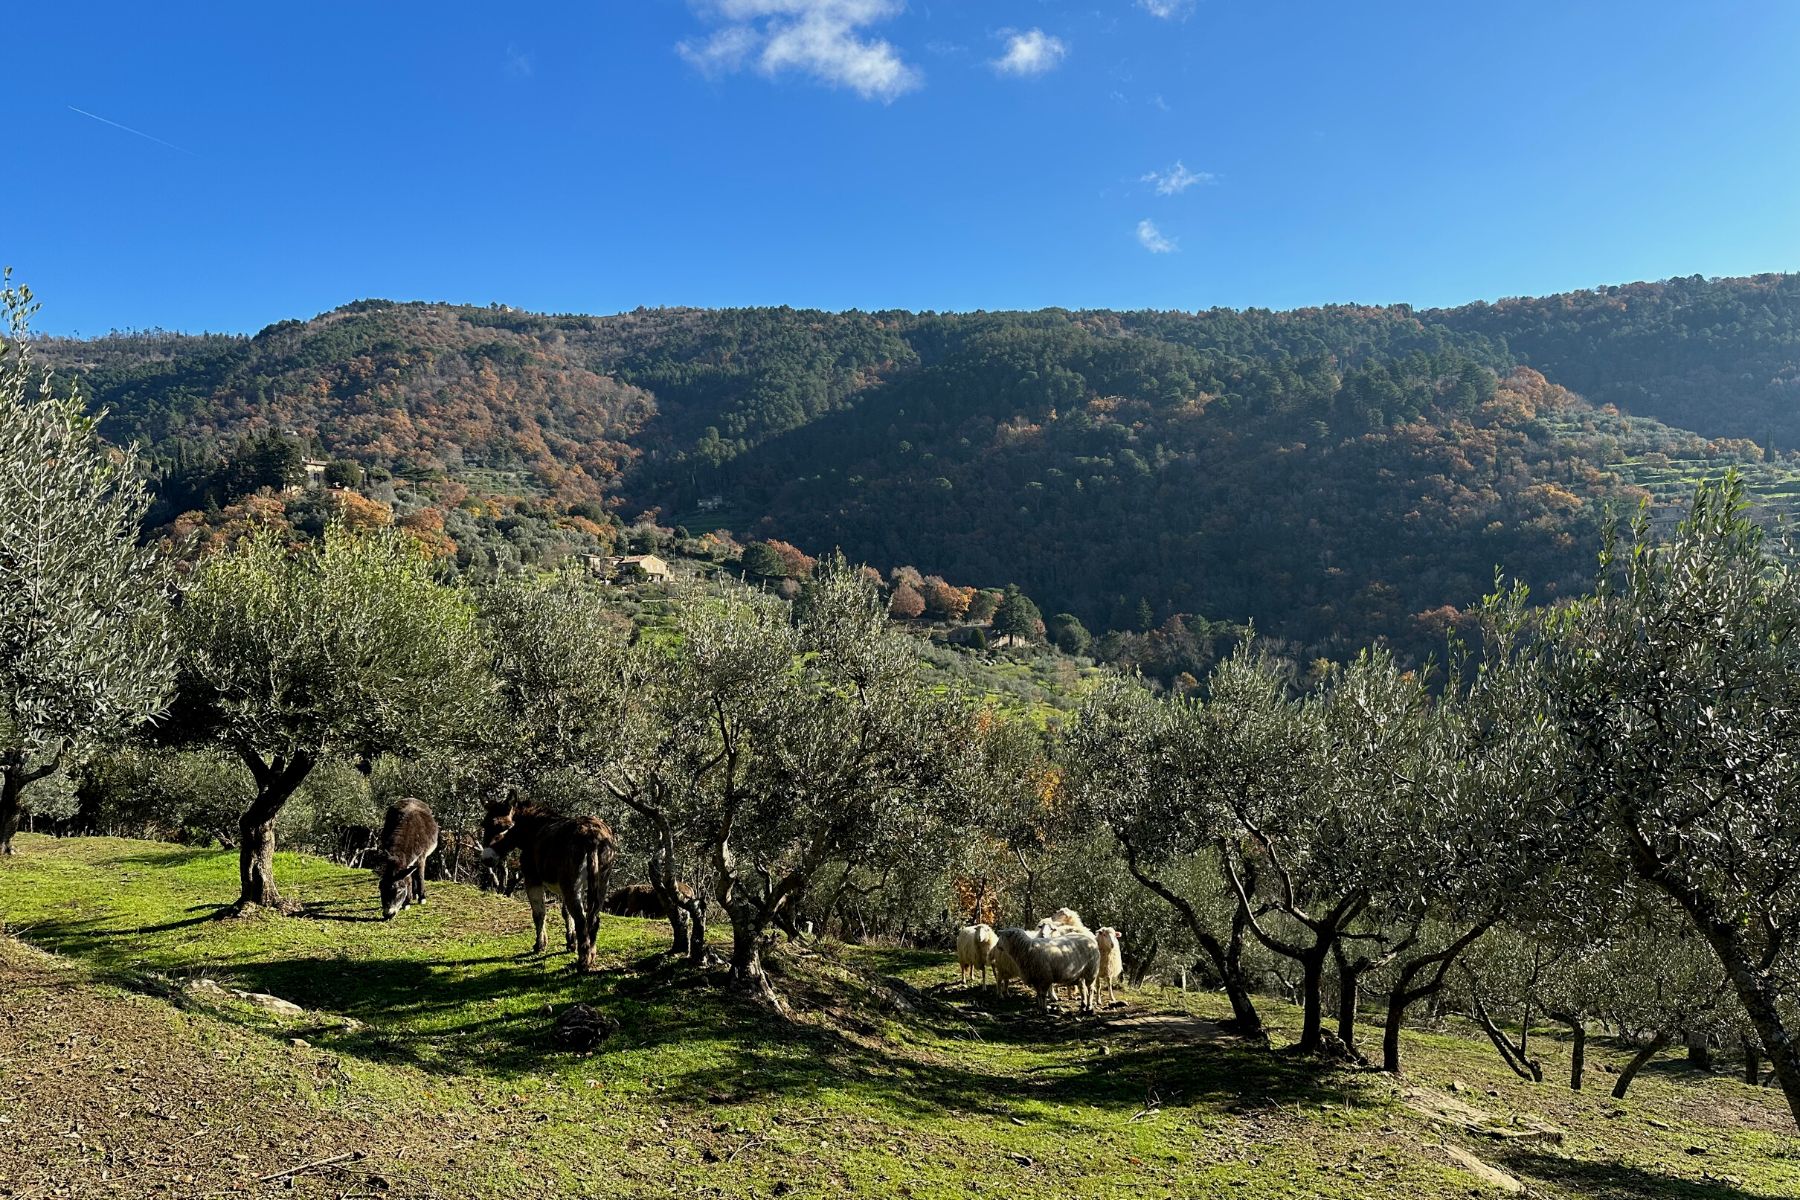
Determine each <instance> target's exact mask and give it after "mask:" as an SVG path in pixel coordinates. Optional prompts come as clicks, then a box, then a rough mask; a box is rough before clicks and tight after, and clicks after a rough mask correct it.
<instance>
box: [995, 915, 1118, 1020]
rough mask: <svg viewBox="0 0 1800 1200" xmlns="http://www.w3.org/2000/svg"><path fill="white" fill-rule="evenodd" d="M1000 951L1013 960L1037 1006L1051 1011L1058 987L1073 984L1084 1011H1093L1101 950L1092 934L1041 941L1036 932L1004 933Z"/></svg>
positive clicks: (1068, 935)
mask: <svg viewBox="0 0 1800 1200" xmlns="http://www.w3.org/2000/svg"><path fill="white" fill-rule="evenodd" d="M995 936H996V937H997V938H998V939H999V947H998V949H999V951H1000V952H1002V953H1004V954H1005V955H1006V956H1007V958H1008V959H1010V960H1011V965H1012V966H1013V967H1015V968H1016V969H1017V971H1018V976H1019V978H1020V979H1022V980H1024V981H1025V983H1026V985H1027V986H1028V987H1030V988H1032V989H1034V990H1035V991H1036V992H1037V996H1038V1006H1039V1007H1040V1008H1043V1009H1044V1010H1045V1011H1048V1010H1049V1007H1050V994H1051V992H1052V990H1053V989H1054V988H1055V987H1056V985H1058V984H1073V985H1074V986H1075V987H1076V989H1077V990H1078V992H1079V995H1080V1001H1081V1007H1082V1011H1084V1012H1091V1011H1093V1008H1094V1001H1095V992H1096V981H1097V980H1098V978H1099V975H1100V946H1099V943H1098V942H1096V941H1095V940H1094V935H1093V934H1091V933H1069V934H1056V935H1052V936H1050V937H1039V936H1038V934H1037V932H1036V931H1035V930H1030V929H1001V930H997V931H996V933H995Z"/></svg>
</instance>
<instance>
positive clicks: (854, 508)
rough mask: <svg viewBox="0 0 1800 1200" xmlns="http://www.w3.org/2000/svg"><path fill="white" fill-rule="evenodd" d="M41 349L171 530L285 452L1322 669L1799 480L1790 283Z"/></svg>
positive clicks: (462, 546) (344, 328)
mask: <svg viewBox="0 0 1800 1200" xmlns="http://www.w3.org/2000/svg"><path fill="white" fill-rule="evenodd" d="M45 350H46V353H47V355H48V357H50V358H51V359H52V360H53V361H55V362H57V363H58V364H59V365H60V366H61V367H62V368H63V369H64V376H65V378H74V377H77V376H79V377H84V378H85V381H86V383H87V385H88V387H89V388H90V390H91V391H92V392H93V394H94V398H95V401H96V403H97V404H99V405H101V406H104V407H105V408H107V409H108V410H109V416H108V418H107V423H106V431H107V432H108V434H110V435H111V436H113V437H115V438H118V439H138V440H140V441H142V442H144V443H145V444H146V448H147V450H148V452H149V455H150V457H151V459H152V461H153V462H155V463H156V464H157V465H158V468H159V471H160V474H161V482H160V489H161V493H162V502H161V504H160V505H159V507H158V509H157V511H156V514H155V520H156V521H157V522H159V523H163V524H166V523H168V522H171V521H176V522H177V524H176V526H173V528H177V529H178V531H183V532H186V531H193V530H212V531H214V532H215V533H216V531H217V530H218V529H219V528H221V527H225V526H231V525H232V524H233V523H234V522H236V523H242V521H243V520H247V519H250V517H253V516H254V515H255V514H254V513H253V512H251V511H249V510H250V509H254V507H255V505H256V504H257V503H258V502H256V501H255V500H254V493H255V492H256V490H257V489H258V488H261V487H266V486H277V485H279V484H281V483H284V482H290V479H289V476H290V475H291V474H292V471H293V470H294V468H295V465H296V461H294V460H297V456H298V452H299V451H300V450H304V451H305V452H307V453H310V454H313V455H317V456H320V457H324V458H327V459H332V460H338V461H337V462H335V463H334V475H333V480H332V481H333V482H334V483H339V484H342V485H344V486H345V487H346V488H347V489H352V490H355V491H359V492H360V493H361V494H362V495H363V496H364V497H367V498H369V499H371V500H372V501H373V502H375V503H377V504H380V505H385V506H386V508H387V509H388V510H390V511H389V515H391V516H396V517H401V518H408V519H411V520H412V521H413V523H414V525H415V526H416V527H418V528H419V529H420V530H421V531H422V532H424V533H426V534H428V535H429V536H431V537H436V538H440V539H441V540H442V541H443V543H444V545H445V548H446V552H449V551H451V550H460V551H462V552H461V553H460V555H459V558H458V561H459V562H460V563H461V564H462V565H464V566H465V567H470V568H475V569H479V568H481V567H483V566H484V565H485V566H486V567H488V568H492V567H495V566H497V565H499V564H500V563H502V562H504V561H506V560H507V555H508V554H512V553H515V552H517V553H519V554H525V555H527V556H528V557H529V555H530V554H536V555H538V556H539V557H542V556H544V555H554V554H557V553H568V552H573V551H575V550H580V549H590V548H604V547H605V546H608V545H611V544H615V543H617V542H619V541H620V540H621V539H622V530H623V528H624V527H625V526H627V525H630V524H631V523H632V522H634V521H635V520H636V519H637V517H638V515H639V514H640V513H642V512H645V511H655V512H656V513H657V514H658V517H657V520H658V521H660V522H661V523H662V524H663V525H664V526H665V527H670V526H675V525H681V524H685V525H686V526H687V527H688V528H689V529H690V530H691V531H694V532H699V531H703V530H705V529H709V528H721V529H727V530H729V531H730V532H731V533H732V534H734V535H735V536H736V538H737V539H739V540H743V541H747V540H749V539H751V538H753V537H754V538H780V539H783V540H784V541H786V542H789V543H793V544H795V545H798V546H800V547H803V548H805V549H806V550H808V551H810V552H812V553H814V554H817V553H819V552H821V551H824V550H827V549H830V548H831V547H833V546H841V547H842V548H843V549H844V550H845V552H846V553H848V554H849V555H851V556H852V557H853V558H859V559H863V560H866V561H869V562H871V563H873V564H875V565H876V566H878V567H882V568H884V569H885V568H888V567H893V566H899V565H902V564H911V565H915V566H917V567H918V568H919V569H920V570H921V571H923V572H927V573H935V574H938V575H941V576H945V577H948V578H950V579H952V580H954V581H955V582H956V583H958V584H961V585H973V586H978V587H999V586H1002V585H1005V584H1008V583H1016V584H1018V585H1020V586H1021V587H1022V588H1023V589H1024V590H1025V591H1026V592H1027V593H1028V594H1029V595H1031V596H1032V597H1033V598H1035V599H1036V600H1037V601H1038V603H1039V606H1040V607H1041V608H1042V610H1043V611H1044V612H1045V613H1051V612H1058V611H1062V612H1067V613H1070V614H1073V615H1074V616H1075V617H1078V618H1079V619H1080V620H1081V621H1082V622H1084V623H1086V624H1087V625H1088V626H1090V627H1092V628H1093V629H1095V630H1096V631H1099V630H1104V629H1117V630H1128V629H1136V630H1142V629H1151V628H1156V627H1160V626H1165V625H1166V624H1167V623H1168V622H1169V621H1170V619H1171V618H1175V617H1183V618H1186V617H1192V616H1196V615H1198V616H1204V617H1207V618H1211V619H1214V620H1225V621H1233V622H1242V621H1254V622H1255V623H1257V624H1258V625H1259V626H1260V627H1261V628H1262V629H1264V630H1265V631H1268V632H1270V633H1272V634H1274V635H1276V636H1278V637H1281V638H1285V639H1288V640H1289V641H1290V642H1291V643H1293V644H1294V645H1295V646H1296V647H1298V648H1301V649H1302V650H1303V651H1304V652H1306V653H1311V654H1326V655H1336V654H1338V653H1341V652H1343V651H1344V650H1346V649H1347V648H1348V647H1350V646H1352V645H1357V644H1361V643H1362V642H1363V641H1365V640H1367V639H1368V638H1369V637H1371V636H1379V637H1385V638H1387V639H1389V640H1391V641H1393V642H1395V643H1396V644H1397V645H1399V646H1400V647H1401V648H1402V649H1403V650H1405V651H1406V652H1408V653H1409V654H1413V655H1424V654H1428V653H1430V652H1431V649H1432V647H1433V646H1436V645H1439V644H1441V637H1442V634H1443V631H1444V629H1445V628H1446V626H1448V625H1451V624H1454V623H1455V622H1457V621H1458V620H1459V619H1460V614H1459V612H1458V610H1459V609H1461V608H1462V607H1464V606H1466V605H1468V604H1469V603H1470V602H1471V601H1473V600H1474V599H1475V598H1476V597H1477V596H1478V595H1479V594H1480V593H1481V591H1482V590H1483V589H1484V588H1486V587H1487V586H1488V585H1489V584H1490V583H1491V581H1492V579H1493V574H1494V571H1495V569H1496V568H1497V567H1503V568H1505V569H1506V570H1507V571H1509V572H1512V573H1515V574H1517V575H1519V576H1521V577H1522V578H1524V579H1526V580H1528V581H1529V582H1531V583H1532V584H1533V585H1534V587H1535V588H1536V589H1537V592H1538V595H1539V596H1540V597H1554V596H1556V595H1558V594H1561V593H1562V592H1564V591H1565V590H1566V589H1567V588H1568V587H1569V586H1571V585H1572V584H1575V583H1577V582H1584V581H1585V580H1586V579H1587V578H1588V577H1589V576H1590V574H1591V564H1592V554H1593V551H1594V548H1595V546H1596V544H1597V536H1598V530H1599V527H1600V523H1601V519H1602V513H1603V510H1604V507H1605V505H1606V504H1607V503H1608V502H1613V501H1618V502H1623V503H1626V504H1629V503H1632V502H1634V500H1635V499H1636V498H1637V497H1639V496H1642V495H1650V496H1653V497H1661V496H1663V495H1665V494H1673V493H1676V492H1681V491H1685V489H1686V488H1687V487H1688V485H1689V484H1691V482H1692V479H1693V477H1695V476H1697V475H1701V474H1707V473H1716V472H1717V471H1719V470H1722V469H1723V468H1725V467H1726V466H1732V465H1736V466H1740V467H1742V468H1744V469H1746V470H1747V471H1749V472H1750V474H1751V483H1752V491H1753V492H1754V493H1755V494H1756V495H1758V496H1759V497H1760V498H1761V499H1762V500H1763V501H1764V502H1765V503H1767V504H1769V505H1770V506H1772V507H1774V508H1776V509H1779V510H1785V509H1786V508H1788V507H1790V506H1791V504H1792V503H1793V500H1794V498H1795V494H1796V493H1800V486H1796V485H1795V483H1794V480H1795V478H1796V476H1800V470H1796V469H1795V467H1794V465H1793V464H1791V463H1790V462H1788V460H1787V458H1786V455H1787V454H1788V453H1790V452H1791V448H1793V447H1796V446H1800V405H1797V404H1796V403H1795V398H1796V395H1797V389H1800V277H1790V276H1759V277H1756V278H1754V279H1744V280H1713V281H1707V280H1700V279H1693V280H1673V281H1669V282H1667V283H1657V284H1635V285H1630V286H1627V287H1618V288H1606V289H1600V290H1596V291H1592V292H1582V293H1574V294H1570V295H1567V296H1558V297H1549V298H1545V299H1538V300H1507V301H1503V302H1500V303H1497V304H1492V305H1488V304H1480V305H1472V306H1469V307H1465V308H1461V309H1452V310H1433V311H1414V310H1412V309H1410V308H1407V307H1405V306H1395V307H1385V308H1373V307H1358V306H1336V307H1330V308H1322V309H1308V310H1299V311H1295V312H1285V313H1277V312H1268V311H1254V310H1253V311H1248V312H1235V311H1227V310H1213V311H1208V312H1199V313H1163V312H1137V313H1113V312H1079V313H1077V312H1064V311H1059V310H1049V311H1044V312H1037V313H977V314H966V315H953V314H931V313H926V314H912V313H903V312H887V313H859V312H851V313H837V314H834V313H821V312H805V311H797V310H791V309H746V310H728V311H704V310H691V309H679V310H678V309H659V310H639V311H636V312H633V313H627V314H621V315H618V316H612V317H587V316H547V315H540V314H533V313H524V312H518V311H515V310H511V309H506V308H502V307H490V308H469V307H455V306H448V305H426V304H390V303H386V302H381V301H365V302H359V303H356V304H352V305H347V306H345V307H344V308H342V309H339V310H337V311H334V312H332V313H328V314H325V315H323V316H321V317H318V318H316V319H314V320H312V321H307V322H299V321H288V322H282V323H281V324H278V325H275V326H272V327H270V328H268V329H266V330H264V331H262V332H261V333H259V334H257V335H256V336H255V337H252V338H236V337H220V336H205V337H187V336H181V335H172V334H148V335H139V334H122V335H113V336H110V337H106V338H101V339H97V340H93V341H85V342H69V341H52V342H48V343H46V344H45ZM1609 406H1612V407H1609ZM1614 408H1616V409H1617V410H1618V411H1614ZM271 439H274V440H276V441H282V440H283V439H285V442H284V445H285V444H291V446H290V448H289V449H286V450H283V448H282V447H281V446H276V445H274V443H273V442H272V441H271ZM284 455H285V458H284ZM365 477H366V482H365ZM247 506H248V507H247ZM264 507H265V508H266V507H267V506H266V504H265V506H264ZM183 513H190V514H191V515H189V516H187V517H185V518H182V514H183ZM303 516H304V517H305V519H306V520H314V519H315V518H313V517H312V516H310V515H304V514H303ZM377 516H379V514H377ZM178 518H182V519H181V520H179V521H178V520H177V519H178ZM480 539H487V548H486V549H471V547H473V546H474V545H475V543H476V542H477V541H479V540H480ZM501 543H506V544H504V545H503V544H501ZM523 543H528V544H529V547H528V548H527V549H522V550H521V549H518V547H519V546H520V545H521V544H523ZM496 547H498V549H496ZM1178 624H1179V623H1178Z"/></svg>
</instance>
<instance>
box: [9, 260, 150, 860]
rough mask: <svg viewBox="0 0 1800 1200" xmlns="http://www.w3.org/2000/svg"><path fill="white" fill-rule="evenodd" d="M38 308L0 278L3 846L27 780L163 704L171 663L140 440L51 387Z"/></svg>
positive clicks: (75, 758) (68, 762)
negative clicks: (142, 541)
mask: <svg viewBox="0 0 1800 1200" xmlns="http://www.w3.org/2000/svg"><path fill="white" fill-rule="evenodd" d="M6 279H10V275H8V276H4V277H0V282H3V281H4V280H6ZM34 309H35V306H34V305H33V303H32V300H31V292H30V290H29V289H27V288H24V287H17V288H15V287H13V286H11V284H10V283H9V282H6V283H4V285H3V286H0V316H3V317H4V319H5V322H6V334H5V336H4V337H3V338H0V597H4V599H3V600H0V855H5V854H11V853H12V852H13V835H14V833H15V832H16V831H17V830H18V827H19V819H20V816H21V814H22V811H23V802H22V797H23V795H24V793H25V789H26V788H27V786H29V785H31V784H34V783H37V782H38V781H40V780H46V779H48V778H49V777H50V776H51V775H53V774H54V773H55V772H57V771H58V770H59V769H62V768H65V767H69V766H73V765H74V764H76V763H77V762H79V761H80V759H81V758H82V756H83V755H84V754H85V753H86V752H87V751H88V750H89V749H90V748H92V747H93V746H95V745H97V744H101V743H104V742H106V741H108V740H111V739H114V738H117V737H119V736H120V735H122V734H124V733H125V732H127V731H129V730H131V729H132V728H134V727H136V726H138V725H141V724H142V723H144V722H145V721H146V720H148V719H150V718H151V717H153V716H155V715H156V714H157V713H159V712H160V711H162V709H163V707H164V706H165V704H166V702H167V699H168V694H169V687H170V683H171V680H172V677H173V667H174V651H173V645H172V641H171V639H170V637H169V635H168V630H167V607H168V605H167V592H166V583H165V580H164V576H163V573H162V571H161V569H160V567H159V565H158V563H157V562H156V559H155V556H154V552H153V551H152V550H150V549H148V548H145V547H141V546H139V545H138V543H137V535H138V527H139V524H140V522H141V521H142V519H143V516H144V512H145V510H146V509H147V508H148V506H149V497H148V495H147V493H146V491H145V488H144V477H143V474H142V472H141V471H140V470H139V469H138V464H137V456H136V453H135V451H133V450H129V449H127V450H119V449H116V448H114V447H112V446H109V445H108V444H107V443H106V442H105V441H103V440H102V439H101V437H100V434H99V428H98V423H99V418H98V417H90V416H88V415H87V414H86V413H85V412H84V411H83V408H82V404H81V400H80V398H79V396H71V397H69V398H67V399H64V398H59V397H57V396H56V395H54V394H53V392H52V390H51V386H50V376H49V374H48V373H47V372H40V371H38V370H37V369H36V367H35V366H34V364H33V362H32V355H31V343H30V341H29V340H28V339H27V336H26V334H27V324H28V321H29V319H30V316H31V313H32V312H33V311H34Z"/></svg>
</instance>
